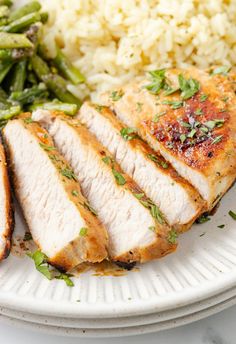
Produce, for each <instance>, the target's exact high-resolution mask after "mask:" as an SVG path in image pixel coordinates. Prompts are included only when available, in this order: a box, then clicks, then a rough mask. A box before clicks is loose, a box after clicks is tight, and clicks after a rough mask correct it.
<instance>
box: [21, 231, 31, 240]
mask: <svg viewBox="0 0 236 344" xmlns="http://www.w3.org/2000/svg"><path fill="white" fill-rule="evenodd" d="M30 240H33V238H32V235H31V233H30V232H25V236H24V239H23V241H30Z"/></svg>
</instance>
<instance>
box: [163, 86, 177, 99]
mask: <svg viewBox="0 0 236 344" xmlns="http://www.w3.org/2000/svg"><path fill="white" fill-rule="evenodd" d="M164 89H165V92H164V96H170V95H171V94H173V93H175V92H177V91H178V90H179V87H175V88H173V87H171V86H169V85H166V86H165V87H164Z"/></svg>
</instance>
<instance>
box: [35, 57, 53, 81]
mask: <svg viewBox="0 0 236 344" xmlns="http://www.w3.org/2000/svg"><path fill="white" fill-rule="evenodd" d="M30 62H31V65H32V68H33V70H34V72H35V74H36V75H37V77H38V78H39V79H41V80H42V77H43V76H44V75H48V74H50V69H49V67H48V65H47V63H46V62H45V61H44V60H43V59H41V57H39V56H38V55H34V56H32V57H31V59H30Z"/></svg>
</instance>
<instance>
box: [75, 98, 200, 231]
mask: <svg viewBox="0 0 236 344" xmlns="http://www.w3.org/2000/svg"><path fill="white" fill-rule="evenodd" d="M78 119H79V120H80V121H81V123H83V124H85V125H86V126H87V128H88V129H89V130H90V131H91V132H92V133H93V134H94V135H95V136H96V137H97V139H98V140H99V141H100V142H101V143H102V144H103V145H104V146H105V147H106V148H107V149H108V150H109V151H110V153H111V154H113V156H114V157H115V159H116V161H117V162H118V163H119V164H120V166H121V168H122V169H123V170H124V171H125V172H126V173H127V174H128V175H129V176H130V177H131V178H133V179H134V181H135V182H136V183H137V184H138V185H139V186H140V187H141V188H142V189H143V191H144V192H145V193H146V195H147V196H148V197H149V198H151V200H152V201H153V202H154V203H155V204H157V206H158V207H159V208H160V210H161V212H162V213H163V214H164V215H165V217H166V219H167V222H168V223H169V225H171V226H174V227H175V228H176V229H177V230H180V231H183V230H185V229H187V228H189V227H190V226H191V224H192V223H193V222H194V220H195V219H196V218H197V217H198V216H199V215H200V213H201V212H202V209H203V201H202V199H201V197H200V195H199V194H198V193H197V192H196V190H195V189H194V188H193V187H192V186H191V185H190V184H189V183H188V182H186V181H185V180H184V179H183V178H181V177H180V176H179V175H178V174H177V173H176V171H175V170H174V169H173V168H172V167H171V165H170V164H169V163H167V162H166V161H165V160H164V159H163V158H162V157H161V156H160V155H158V154H157V153H156V152H155V151H153V150H152V149H150V147H149V146H148V145H147V144H146V143H145V142H143V141H142V140H140V139H139V138H138V137H137V135H135V132H134V131H133V130H132V128H127V127H124V125H123V124H122V123H121V122H120V121H119V120H118V119H117V118H116V117H115V116H114V114H113V113H112V112H111V111H110V110H109V109H108V108H106V107H101V106H96V105H92V104H89V103H84V105H83V106H82V107H81V109H80V113H79V115H78Z"/></svg>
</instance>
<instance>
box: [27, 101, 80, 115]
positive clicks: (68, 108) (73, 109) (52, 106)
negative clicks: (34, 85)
mask: <svg viewBox="0 0 236 344" xmlns="http://www.w3.org/2000/svg"><path fill="white" fill-rule="evenodd" d="M37 109H43V110H51V111H61V112H64V113H65V114H66V115H69V116H74V115H75V114H76V113H77V111H78V106H77V105H76V104H69V103H62V102H58V101H57V102H56V101H55V102H50V103H41V104H40V103H39V104H33V105H31V106H30V107H29V110H30V111H34V110H37Z"/></svg>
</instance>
